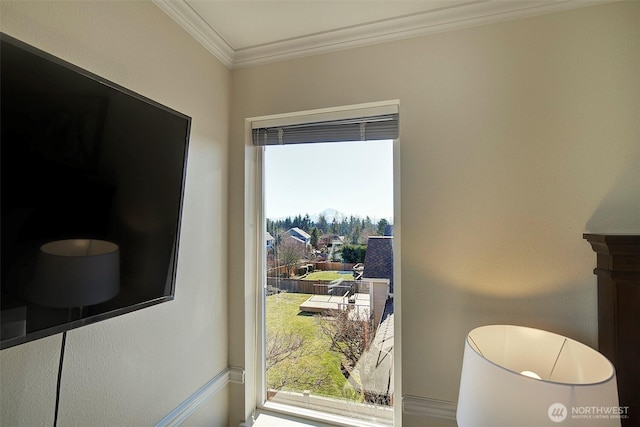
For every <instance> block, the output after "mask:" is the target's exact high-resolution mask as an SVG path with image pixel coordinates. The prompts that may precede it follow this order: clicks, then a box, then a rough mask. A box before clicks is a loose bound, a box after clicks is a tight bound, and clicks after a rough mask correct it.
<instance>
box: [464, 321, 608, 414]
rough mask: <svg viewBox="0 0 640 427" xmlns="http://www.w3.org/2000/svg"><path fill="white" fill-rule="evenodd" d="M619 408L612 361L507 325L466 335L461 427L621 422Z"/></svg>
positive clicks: (544, 333)
mask: <svg viewBox="0 0 640 427" xmlns="http://www.w3.org/2000/svg"><path fill="white" fill-rule="evenodd" d="M620 409H621V408H619V407H618V392H617V386H616V376H615V370H614V368H613V365H612V364H611V362H609V360H607V359H606V358H605V357H604V356H603V355H601V354H600V353H598V352H597V351H595V350H593V349H591V348H590V347H587V346H586V345H584V344H581V343H579V342H577V341H574V340H572V339H569V338H566V337H563V336H561V335H557V334H554V333H551V332H547V331H542V330H539V329H532V328H527V327H522V326H513V325H489V326H482V327H479V328H476V329H474V330H472V331H471V332H469V334H468V336H467V339H466V342H465V348H464V359H463V363H462V376H461V378H460V392H459V396H458V409H457V421H458V425H459V426H460V427H470V426H474V427H500V426H505V427H512V426H536V427H541V426H556V425H559V426H562V427H567V426H580V427H588V426H594V427H596V426H597V427H606V426H620V418H621V413H620Z"/></svg>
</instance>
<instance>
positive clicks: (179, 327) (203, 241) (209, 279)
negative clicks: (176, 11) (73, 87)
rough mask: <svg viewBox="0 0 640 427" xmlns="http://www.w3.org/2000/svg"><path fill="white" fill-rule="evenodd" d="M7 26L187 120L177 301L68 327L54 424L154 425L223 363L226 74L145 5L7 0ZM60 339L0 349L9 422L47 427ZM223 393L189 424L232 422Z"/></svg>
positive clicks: (3, 11)
mask: <svg viewBox="0 0 640 427" xmlns="http://www.w3.org/2000/svg"><path fill="white" fill-rule="evenodd" d="M0 16H1V24H2V26H1V30H2V32H5V33H7V34H9V35H12V36H14V37H16V38H18V39H21V40H23V41H25V42H27V43H29V44H33V45H35V46H36V47H39V48H41V49H43V50H46V51H48V52H50V53H52V54H54V55H56V56H60V57H62V58H63V59H66V60H68V61H70V62H72V63H74V64H76V65H79V66H81V67H83V68H86V69H88V70H89V71H92V72H94V73H96V74H98V75H101V76H103V77H105V78H107V79H110V80H112V81H114V82H116V83H118V84H120V85H122V86H124V87H126V88H128V89H131V90H133V91H136V92H138V93H140V94H142V95H144V96H147V97H149V98H151V99H154V100H156V101H158V102H160V103H162V104H165V105H167V106H169V107H171V108H173V109H176V110H178V111H180V112H183V113H185V114H187V115H189V116H191V117H192V119H193V121H192V129H191V141H190V152H189V165H188V172H187V184H186V199H185V203H184V216H183V226H182V238H181V242H180V258H179V267H178V275H177V284H176V299H175V300H174V301H172V302H168V303H164V304H160V305H157V306H154V307H151V308H147V309H144V310H141V311H137V312H134V313H130V314H127V315H124V316H120V317H117V318H114V319H110V320H107V321H103V322H100V323H97V324H94V325H91V326H87V327H83V328H80V329H75V330H73V331H70V332H69V334H68V336H67V348H66V357H65V364H64V374H63V379H62V392H61V393H62V394H61V404H60V417H59V425H67V426H71V425H76V426H81V425H91V426H100V425H104V426H127V425H130V426H144V425H153V424H155V423H156V422H158V421H159V420H161V419H162V418H163V417H165V416H166V415H167V414H169V413H170V412H171V411H172V410H173V409H175V408H176V407H177V406H178V405H179V404H181V403H182V402H183V401H184V400H185V399H186V398H188V397H189V396H190V395H191V394H192V393H194V392H195V391H197V390H198V389H199V388H200V387H202V386H203V385H204V384H206V383H207V382H208V381H209V380H211V379H212V378H213V377H214V376H215V375H216V374H218V373H219V372H220V371H223V370H224V369H225V368H226V367H227V365H228V363H227V348H226V343H227V340H228V339H227V334H228V327H227V287H226V283H227V277H226V266H227V259H226V257H227V255H226V253H227V232H226V228H227V227H226V225H227V187H228V186H227V174H228V173H227V171H228V167H227V145H228V115H229V102H230V88H231V72H230V70H228V69H227V68H225V67H224V66H223V65H222V64H221V63H220V62H219V61H217V60H216V59H214V57H213V56H212V55H211V54H210V53H208V52H207V51H206V50H205V49H204V48H203V47H202V46H200V45H199V44H198V43H197V42H196V41H194V40H193V39H192V38H191V37H190V36H188V35H187V34H186V33H185V32H184V31H183V30H182V29H181V28H180V27H179V26H178V25H177V24H175V23H174V22H173V21H172V20H171V19H170V18H169V17H167V16H166V15H165V14H164V13H163V12H162V11H161V10H160V9H158V8H157V7H156V6H154V5H153V4H152V3H150V2H42V3H40V2H15V3H14V2H7V1H2V3H0ZM60 343H61V335H56V336H52V337H49V338H45V339H42V340H38V341H35V342H32V343H29V344H25V345H21V346H18V347H13V348H10V349H6V350H3V351H2V352H1V353H0V363H1V383H0V387H1V392H0V395H1V405H2V406H1V410H0V412H1V418H0V424H2V425H6V426H36V425H52V423H53V412H54V404H55V384H56V376H57V364H58V358H59V351H60ZM227 402H228V399H227V390H226V389H225V390H223V391H221V392H220V393H219V394H218V395H216V396H215V397H214V398H212V399H210V401H208V402H207V403H206V404H205V405H203V406H202V407H201V410H199V411H198V412H197V413H196V414H194V415H193V416H192V418H190V419H189V423H188V424H189V425H208V426H226V425H227V422H228V420H227V412H228V405H227Z"/></svg>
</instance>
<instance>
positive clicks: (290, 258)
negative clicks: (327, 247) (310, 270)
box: [275, 233, 305, 277]
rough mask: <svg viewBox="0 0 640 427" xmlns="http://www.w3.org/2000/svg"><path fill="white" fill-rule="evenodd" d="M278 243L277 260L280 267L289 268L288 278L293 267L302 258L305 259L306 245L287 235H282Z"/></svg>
mask: <svg viewBox="0 0 640 427" xmlns="http://www.w3.org/2000/svg"><path fill="white" fill-rule="evenodd" d="M278 237H279V238H278V239H277V240H278V241H277V242H276V246H275V249H276V258H277V260H278V261H280V265H284V266H286V267H287V273H286V276H287V277H289V274H290V271H291V267H293V266H294V265H296V264H297V263H298V261H299V260H300V259H301V258H304V249H305V248H304V244H303V243H300V242H297V241H296V240H295V239H293V238H292V237H291V236H289V235H287V234H284V233H282V234H280V235H279V236H278Z"/></svg>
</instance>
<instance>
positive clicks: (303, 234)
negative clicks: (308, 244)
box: [287, 227, 311, 240]
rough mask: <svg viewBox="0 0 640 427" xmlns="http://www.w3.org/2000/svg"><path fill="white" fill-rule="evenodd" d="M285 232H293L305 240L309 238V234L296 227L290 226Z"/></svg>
mask: <svg viewBox="0 0 640 427" xmlns="http://www.w3.org/2000/svg"><path fill="white" fill-rule="evenodd" d="M287 233H289V234H291V233H295V234H297V235H299V236H300V237H302V238H303V239H305V240H309V239H310V238H311V235H310V234H309V233H307V232H306V231H304V230H303V229H301V228H298V227H293V228H290V229H289V230H287Z"/></svg>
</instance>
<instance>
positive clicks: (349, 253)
mask: <svg viewBox="0 0 640 427" xmlns="http://www.w3.org/2000/svg"><path fill="white" fill-rule="evenodd" d="M366 253H367V247H366V246H364V245H344V246H343V247H342V261H343V262H347V263H352V264H356V263H358V262H364V257H365V255H366Z"/></svg>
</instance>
